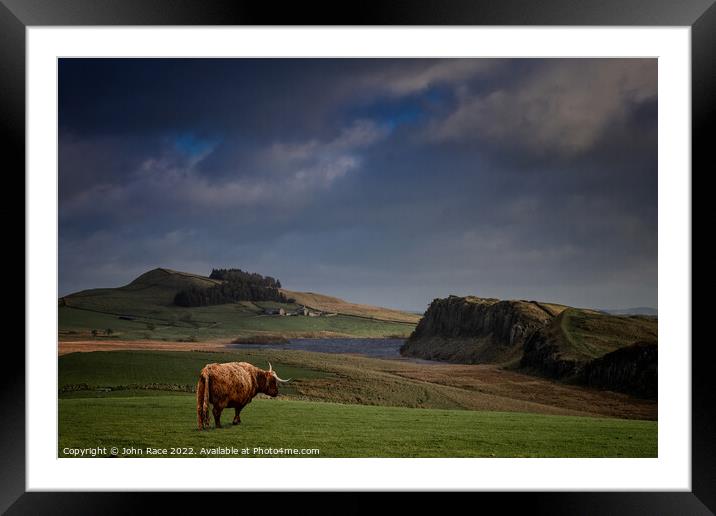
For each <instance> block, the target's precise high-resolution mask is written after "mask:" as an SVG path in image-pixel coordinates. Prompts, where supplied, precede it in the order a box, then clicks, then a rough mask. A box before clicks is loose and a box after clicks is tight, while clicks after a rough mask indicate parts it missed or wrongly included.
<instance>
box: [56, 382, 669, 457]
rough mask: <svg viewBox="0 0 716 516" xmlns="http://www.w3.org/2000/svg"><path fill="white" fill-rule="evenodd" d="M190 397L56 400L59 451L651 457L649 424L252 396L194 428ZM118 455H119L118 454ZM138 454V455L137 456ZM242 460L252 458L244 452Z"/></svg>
mask: <svg viewBox="0 0 716 516" xmlns="http://www.w3.org/2000/svg"><path fill="white" fill-rule="evenodd" d="M195 410H196V409H195V399H194V397H193V396H192V395H189V394H183V395H182V394H179V395H163V396H142V397H118V396H107V397H97V398H85V399H60V400H59V414H60V421H59V434H60V435H59V450H58V454H59V455H60V456H66V455H65V454H64V453H62V450H63V448H65V447H71V448H85V447H97V446H106V447H108V448H110V447H112V446H117V447H118V448H120V449H121V448H123V447H131V446H133V447H135V448H142V449H144V448H146V447H155V448H171V447H190V448H193V451H194V454H195V455H194V456H200V455H199V452H200V449H201V448H202V447H206V448H211V447H218V446H222V447H230V446H233V447H236V448H244V447H248V448H249V449H250V450H253V448H256V447H260V448H269V447H270V448H318V449H319V450H320V455H318V457H655V456H656V455H657V425H656V422H648V421H627V420H619V419H598V418H581V417H567V416H543V415H535V414H518V413H504V412H476V411H465V410H432V409H409V408H397V407H372V406H361V405H342V404H335V403H316V402H302V401H288V400H282V399H280V398H279V399H259V398H257V399H255V400H254V401H253V402H252V403H251V404H250V405H248V406H247V407H246V408H245V409H244V411H243V412H242V424H241V425H239V426H232V425H231V424H230V423H231V419H232V417H233V411H225V412H224V414H223V417H222V420H223V422H224V424H225V425H226V426H225V428H222V429H214V428H213V426H212V429H211V430H208V431H204V432H200V431H198V430H197V429H196V411H195ZM120 455H121V453H120ZM141 456H143V457H146V456H147V455H141ZM249 456H251V454H249Z"/></svg>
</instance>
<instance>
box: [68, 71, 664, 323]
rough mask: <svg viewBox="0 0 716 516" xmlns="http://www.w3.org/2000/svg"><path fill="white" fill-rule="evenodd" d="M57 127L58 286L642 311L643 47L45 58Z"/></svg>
mask: <svg viewBox="0 0 716 516" xmlns="http://www.w3.org/2000/svg"><path fill="white" fill-rule="evenodd" d="M59 130H60V146H59V230H60V248H59V272H60V292H59V293H60V295H64V294H67V293H70V292H74V291H77V290H81V289H85V288H94V287H113V286H120V285H123V284H126V283H128V282H129V281H131V280H132V279H133V278H134V277H136V276H138V275H139V274H141V273H142V272H145V271H147V270H149V269H151V268H154V267H167V268H171V269H177V270H182V271H188V272H195V273H201V274H208V273H209V271H210V270H211V268H212V267H239V268H242V269H244V270H249V271H253V272H259V273H262V274H269V275H272V276H275V277H278V278H280V279H281V281H282V283H283V284H284V286H285V287H286V288H290V289H294V290H310V291H314V292H321V293H326V294H331V295H336V296H339V297H342V298H344V299H348V300H351V301H355V302H362V303H370V304H378V305H383V306H389V307H395V308H401V309H406V310H415V311H422V310H423V309H424V308H425V307H426V305H427V304H428V303H429V302H430V301H431V300H432V299H434V298H436V297H444V296H447V295H449V294H457V295H466V294H473V295H478V296H483V297H498V298H509V299H539V300H545V301H553V302H561V303H565V304H569V305H574V306H583V307H599V308H621V307H631V306H652V307H656V306H657V65H656V60H639V59H516V60H510V59H448V60H416V59H395V60H394V59H199V60H185V59H166V60H157V59H99V60H95V59H62V60H60V65H59Z"/></svg>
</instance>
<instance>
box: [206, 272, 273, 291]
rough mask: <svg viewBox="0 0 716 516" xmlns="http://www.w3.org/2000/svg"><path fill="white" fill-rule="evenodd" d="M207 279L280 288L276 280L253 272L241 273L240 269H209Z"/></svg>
mask: <svg viewBox="0 0 716 516" xmlns="http://www.w3.org/2000/svg"><path fill="white" fill-rule="evenodd" d="M209 277H210V278H211V279H218V280H223V281H245V282H247V283H251V284H254V285H261V286H264V287H269V288H281V282H280V281H279V280H277V279H276V278H272V277H271V276H262V275H261V274H257V273H255V272H246V271H242V270H241V269H211V274H209Z"/></svg>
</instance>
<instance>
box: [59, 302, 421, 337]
mask: <svg viewBox="0 0 716 516" xmlns="http://www.w3.org/2000/svg"><path fill="white" fill-rule="evenodd" d="M289 306H290V305H289ZM112 309H113V310H115V309H116V307H115V308H112ZM130 310H131V308H130V307H126V309H123V310H122V311H121V312H116V313H129V314H132V316H134V317H135V320H133V321H127V320H123V319H120V318H119V315H116V314H115V313H100V312H95V311H91V310H89V309H81V308H73V307H67V306H65V307H59V308H58V316H59V328H60V336H61V337H62V338H77V337H79V336H82V337H84V338H87V337H89V336H90V332H91V330H93V329H96V330H100V333H102V332H104V330H105V329H106V328H111V329H112V331H113V336H112V337H110V338H115V339H120V340H137V339H152V340H167V341H177V340H192V341H208V340H217V339H233V338H235V337H239V336H243V337H250V336H254V335H261V334H273V335H284V336H288V337H301V336H306V337H310V336H319V335H321V334H327V333H330V334H335V335H336V336H349V337H369V338H370V337H375V338H381V337H388V336H393V335H408V334H409V333H410V332H411V331H412V329H413V328H414V325H413V324H409V323H396V322H388V321H377V320H371V319H365V318H362V317H353V316H345V315H338V316H334V317H280V316H266V315H261V314H260V308H259V307H254V309H249V308H247V307H246V305H245V304H228V305H218V306H207V307H198V308H181V307H172V306H166V307H158V308H157V309H155V310H152V311H146V310H141V309H137V308H135V309H134V311H130ZM99 338H100V339H101V338H106V337H104V336H103V335H102V334H100V336H99Z"/></svg>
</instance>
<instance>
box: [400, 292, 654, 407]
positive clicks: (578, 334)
mask: <svg viewBox="0 0 716 516" xmlns="http://www.w3.org/2000/svg"><path fill="white" fill-rule="evenodd" d="M657 338H658V321H657V319H656V318H654V317H649V316H639V315H635V316H617V315H609V314H605V313H603V312H599V311H596V310H586V309H577V308H572V307H567V306H564V305H556V304H550V303H543V302H538V301H524V300H520V301H500V300H497V299H484V298H478V297H472V296H469V297H457V296H450V297H448V298H446V299H436V300H435V301H433V303H432V304H431V305H430V307H429V308H428V310H427V311H426V313H425V316H424V317H423V319H422V320H421V321H420V323H419V324H418V325H417V327H416V328H415V331H414V332H413V333H412V334H411V335H410V337H409V339H408V340H407V341H406V343H405V345H404V346H403V347H402V348H401V354H403V355H406V356H414V357H419V358H426V359H431V360H445V361H450V362H458V363H498V364H503V365H510V366H512V367H517V368H520V369H522V370H524V371H526V372H530V373H533V374H539V375H543V376H548V377H550V378H555V379H560V380H564V381H570V382H576V383H584V384H589V385H594V386H599V387H603V388H611V389H615V390H621V391H624V392H629V393H635V394H640V395H648V396H652V395H654V396H655V393H656V375H655V373H654V375H651V373H646V372H645V371H646V370H649V371H652V370H653V371H655V369H656V356H657V347H656V343H657ZM636 344H638V346H640V347H639V349H636V348H635V349H634V350H632V351H621V352H620V353H616V354H614V353H615V352H617V351H620V350H624V349H625V348H627V347H630V346H632V345H636ZM644 346H646V348H645V347H644ZM647 348H648V349H647ZM644 382H648V385H645V384H644Z"/></svg>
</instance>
